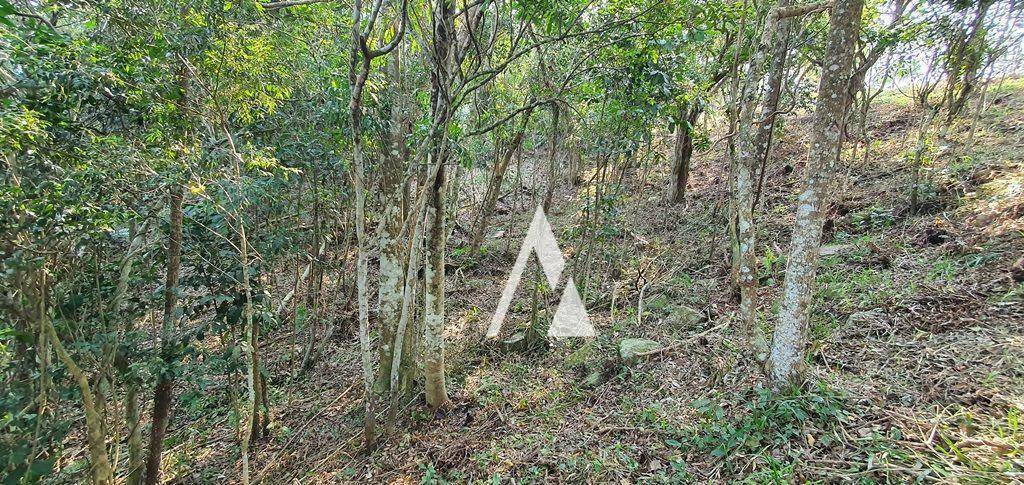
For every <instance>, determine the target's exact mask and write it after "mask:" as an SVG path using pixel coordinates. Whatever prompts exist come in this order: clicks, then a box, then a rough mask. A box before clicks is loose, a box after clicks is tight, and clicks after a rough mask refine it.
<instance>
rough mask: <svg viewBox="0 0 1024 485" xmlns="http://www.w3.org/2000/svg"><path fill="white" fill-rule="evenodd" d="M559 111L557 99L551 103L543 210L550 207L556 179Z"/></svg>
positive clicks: (545, 210)
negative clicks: (549, 138)
mask: <svg viewBox="0 0 1024 485" xmlns="http://www.w3.org/2000/svg"><path fill="white" fill-rule="evenodd" d="M560 111H561V110H560V108H559V106H558V102H557V101H556V102H554V103H551V140H550V141H548V144H549V147H548V149H549V150H550V151H549V152H548V191H547V193H546V194H544V212H547V211H548V209H549V208H551V200H552V199H553V198H554V196H555V180H558V178H557V177H556V175H555V172H556V170H555V165H556V164H557V163H558V143H559V141H560V138H559V136H558V135H559V133H558V121H559V113H560Z"/></svg>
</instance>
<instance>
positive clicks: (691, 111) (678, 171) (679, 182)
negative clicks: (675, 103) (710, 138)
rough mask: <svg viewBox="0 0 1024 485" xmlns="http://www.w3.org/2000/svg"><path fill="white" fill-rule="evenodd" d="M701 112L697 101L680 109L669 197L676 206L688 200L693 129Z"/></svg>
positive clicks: (684, 104)
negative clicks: (687, 189)
mask: <svg viewBox="0 0 1024 485" xmlns="http://www.w3.org/2000/svg"><path fill="white" fill-rule="evenodd" d="M700 112H701V109H700V104H699V102H698V101H697V100H694V101H690V102H684V103H682V105H681V106H680V107H679V119H678V120H677V121H676V139H675V147H674V148H673V150H672V178H671V180H672V184H671V185H670V186H669V195H668V198H669V200H670V201H671V202H673V203H676V204H678V203H680V202H683V201H684V200H686V185H687V183H688V182H689V180H690V161H691V159H692V158H693V128H694V125H696V124H697V118H698V117H699V116H700Z"/></svg>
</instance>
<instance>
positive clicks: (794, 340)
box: [769, 0, 864, 388]
mask: <svg viewBox="0 0 1024 485" xmlns="http://www.w3.org/2000/svg"><path fill="white" fill-rule="evenodd" d="M863 8H864V3H863V0H838V1H836V3H835V5H834V6H833V7H832V12H831V18H830V22H829V33H828V44H827V47H826V50H825V56H824V57H823V59H824V60H825V62H824V63H823V68H822V75H821V81H820V83H819V85H818V99H817V106H816V107H815V111H814V119H813V121H812V131H811V142H810V150H809V153H808V163H807V169H806V173H805V177H806V182H805V186H804V188H803V190H802V191H801V192H800V195H799V196H798V198H797V210H796V221H795V225H794V228H793V236H792V242H791V246H790V251H789V258H788V260H787V261H788V265H787V267H786V278H785V282H784V283H783V292H782V302H781V304H780V306H779V321H778V325H777V326H776V327H775V336H774V340H773V342H772V350H771V356H770V361H769V373H770V376H771V380H772V383H773V386H774V387H775V388H781V387H782V386H783V385H784V384H785V383H787V382H794V381H795V380H796V379H797V378H798V377H799V376H800V375H801V373H802V370H803V365H802V364H803V360H804V349H805V347H806V345H807V328H808V322H809V320H810V309H811V308H810V307H811V297H812V295H813V293H814V276H815V273H816V271H817V265H818V255H819V251H820V247H821V232H822V224H823V222H824V213H823V211H822V209H823V207H824V204H825V203H826V201H827V199H828V195H829V194H828V192H829V190H830V189H831V185H832V179H833V175H834V173H835V171H836V165H837V162H838V160H839V151H840V148H841V146H842V138H841V136H842V131H843V130H842V129H843V127H842V123H843V122H844V120H845V119H846V116H845V108H846V106H848V103H847V101H846V99H845V98H846V96H848V91H849V89H848V88H849V82H850V77H851V71H852V65H853V56H854V49H855V47H856V43H857V35H858V32H859V29H860V20H861V11H862V10H863Z"/></svg>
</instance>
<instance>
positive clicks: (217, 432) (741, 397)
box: [166, 81, 1024, 483]
mask: <svg viewBox="0 0 1024 485" xmlns="http://www.w3.org/2000/svg"><path fill="white" fill-rule="evenodd" d="M992 100H993V101H992V105H991V107H990V109H989V110H988V111H987V112H986V114H985V115H984V116H982V118H981V120H980V122H979V125H978V126H979V127H978V132H977V134H976V137H975V147H974V149H973V150H972V152H971V153H969V154H966V155H965V154H963V153H960V152H959V151H958V148H957V147H958V145H957V143H956V142H957V141H959V140H962V139H963V138H964V137H965V135H966V127H965V126H960V125H957V126H954V127H952V128H951V129H950V132H949V135H948V136H949V138H950V139H951V140H953V143H951V144H950V146H948V147H947V146H944V144H941V143H938V142H937V143H936V144H935V146H933V147H931V150H930V152H929V153H931V155H930V156H929V157H928V158H927V160H926V162H927V163H926V164H925V167H924V169H925V171H924V173H925V179H926V180H927V181H928V182H927V184H926V187H925V189H924V190H923V191H922V194H923V195H922V197H923V200H924V201H925V203H924V204H923V209H922V210H921V211H919V212H918V213H911V212H910V211H909V209H908V206H909V204H908V197H909V190H910V189H909V187H910V180H911V175H912V168H911V167H910V165H909V160H910V158H911V154H912V150H913V147H914V137H915V136H916V123H917V120H918V119H919V118H920V117H919V116H918V115H917V114H916V113H914V112H913V109H912V108H910V107H909V106H906V103H903V102H900V100H899V99H897V98H896V97H885V96H883V98H882V99H881V100H880V101H879V102H878V103H876V107H875V108H874V109H873V111H872V116H871V122H870V123H869V128H870V138H871V142H870V143H871V151H870V154H871V155H870V159H869V161H868V162H867V163H863V162H862V161H857V162H850V163H849V164H848V165H849V170H848V173H844V174H842V176H841V179H842V180H841V184H842V186H843V187H844V190H845V193H844V194H843V195H842V196H841V197H840V198H838V199H837V200H836V201H835V203H834V204H833V206H832V208H831V209H830V220H829V224H828V227H827V240H828V246H827V247H826V248H825V249H824V251H823V253H824V254H825V255H824V258H823V262H822V266H821V269H820V271H819V277H818V282H819V287H818V292H817V295H816V300H815V301H816V304H815V310H814V312H815V314H814V327H813V329H812V335H813V339H814V341H813V346H812V349H811V351H810V357H809V361H808V364H809V366H810V369H811V371H810V373H809V374H810V378H809V381H808V383H807V385H806V386H804V388H803V389H794V390H790V391H788V392H786V393H784V394H782V395H771V394H770V393H768V392H766V391H764V390H763V389H762V386H763V378H762V374H761V372H760V370H759V369H758V368H757V367H756V366H755V365H752V364H751V362H750V361H749V359H748V358H746V357H745V355H744V353H743V351H742V348H741V346H740V340H739V338H738V335H736V333H735V332H734V329H733V325H732V316H733V314H734V311H735V304H734V301H733V298H732V294H731V291H730V289H729V286H728V273H729V269H728V262H727V259H726V251H727V248H728V241H727V239H726V236H725V235H724V233H723V227H724V224H725V218H726V211H727V208H726V190H727V187H726V184H727V166H726V165H727V164H726V163H725V162H724V157H723V155H722V150H721V146H718V147H716V148H715V149H714V150H712V151H711V152H710V153H706V154H702V155H701V156H699V157H698V159H697V160H696V161H695V164H694V176H693V180H692V183H691V186H690V193H689V195H688V199H689V201H688V202H687V203H686V204H685V205H670V204H667V203H666V202H664V201H663V199H664V187H665V185H666V183H667V182H666V177H667V174H666V173H664V172H665V168H664V165H665V164H664V163H662V164H661V166H658V167H654V168H651V169H647V168H644V167H637V168H634V170H632V171H631V172H628V173H627V174H626V176H625V177H624V178H623V180H624V185H623V186H622V187H620V188H618V189H612V192H611V195H610V197H613V198H612V199H610V202H609V203H610V209H609V210H608V211H607V212H606V213H605V214H604V215H602V217H601V219H600V221H599V224H600V225H599V227H598V229H599V231H598V232H599V234H600V235H599V236H598V237H596V238H595V239H594V241H595V242H593V243H590V244H586V243H584V241H585V239H586V238H585V237H583V235H582V232H581V229H580V228H582V227H584V226H583V221H584V218H585V216H586V215H587V214H589V213H588V212H585V210H584V209H585V207H586V204H587V203H588V201H589V200H591V199H592V198H593V193H592V192H591V190H592V188H590V187H587V186H584V187H580V188H572V187H569V186H568V185H565V186H564V187H560V188H559V191H558V193H557V199H556V202H555V208H554V210H553V211H552V214H551V216H552V217H551V219H552V225H553V226H554V227H555V233H556V236H557V237H558V238H559V242H560V244H561V246H562V250H563V252H564V253H566V254H567V255H568V256H569V257H570V258H571V260H572V263H570V268H571V269H570V271H574V272H586V273H587V274H588V275H589V276H590V278H589V279H588V281H589V283H587V284H585V285H581V291H582V292H583V293H584V294H585V299H586V301H587V305H588V310H589V312H590V318H591V320H592V322H593V323H594V325H595V327H596V329H597V333H598V336H597V337H596V338H595V339H591V340H587V341H580V340H572V341H565V342H553V343H552V344H551V345H550V346H549V347H547V348H541V349H534V350H530V351H518V350H517V351H510V350H503V349H502V346H501V345H495V344H493V343H488V342H485V341H484V340H483V337H482V334H483V329H484V326H485V325H486V324H487V322H488V321H489V319H490V315H491V313H492V312H493V311H494V306H495V304H496V302H497V299H498V295H499V293H500V291H501V287H502V285H503V284H504V282H505V278H506V277H507V274H506V272H507V271H508V268H509V267H510V266H511V262H512V260H513V259H514V258H515V253H516V251H517V250H518V246H519V238H520V237H521V235H522V234H523V233H524V232H525V230H526V227H527V225H528V223H529V216H531V215H532V207H531V205H532V202H531V201H532V200H533V199H532V198H531V197H530V194H529V193H528V192H529V189H523V190H522V192H523V193H516V191H513V193H512V194H510V195H508V196H507V197H505V198H503V199H502V204H501V207H500V208H499V209H500V210H499V214H497V216H496V218H495V222H494V226H495V227H493V228H492V229H491V230H489V231H488V235H489V239H488V241H487V243H486V245H485V252H484V253H483V254H482V255H481V256H479V257H471V256H469V255H466V254H464V252H463V251H461V250H460V249H459V248H460V247H462V246H463V245H464V244H465V241H464V237H465V236H464V235H463V234H461V233H460V231H458V230H456V232H455V234H454V235H453V238H452V240H451V243H450V246H451V247H452V248H454V251H455V252H454V253H453V257H452V265H451V266H450V267H449V272H448V276H449V281H448V291H449V293H448V297H449V314H448V325H449V332H450V335H449V337H450V338H449V342H450V344H449V348H448V352H447V362H448V365H449V371H450V375H449V377H450V383H449V392H450V395H451V397H452V400H453V406H452V408H450V409H447V410H443V411H439V412H436V413H434V412H431V411H429V410H428V409H427V408H426V406H425V404H424V403H423V400H422V397H417V398H415V399H414V400H412V401H411V402H410V403H409V405H408V406H407V407H406V408H405V409H403V411H402V413H400V419H401V421H400V422H399V424H398V430H399V431H398V432H396V433H395V435H394V436H392V437H391V438H388V439H385V440H383V442H382V444H381V445H380V446H379V448H378V450H377V451H376V452H374V453H372V454H371V455H366V454H365V453H364V452H363V451H362V450H361V449H360V429H361V420H362V416H361V412H362V411H361V394H362V387H361V386H362V385H361V383H360V370H359V363H358V344H357V342H356V341H355V339H354V337H353V336H352V335H351V334H349V333H348V332H346V331H339V332H338V334H337V335H336V336H335V339H334V341H333V342H332V345H331V348H330V352H329V354H328V355H326V356H324V357H323V358H321V359H320V360H319V361H318V362H317V363H316V364H315V366H314V368H313V369H312V370H311V371H310V373H309V376H310V377H309V378H307V379H304V380H299V381H294V382H291V381H288V380H287V377H280V378H278V377H272V385H273V389H274V393H273V394H272V395H271V401H272V410H271V412H272V415H273V417H274V419H275V424H274V426H273V428H272V434H273V436H272V437H271V439H270V440H269V441H267V442H260V443H257V445H256V448H255V451H254V453H253V456H252V458H251V460H252V462H253V463H254V464H255V466H254V477H256V478H257V479H258V480H262V481H264V482H266V483H282V482H296V483H297V482H302V483H337V482H388V483H417V482H420V483H443V482H452V483H463V482H488V483H491V482H493V483H498V482H502V483H507V482H515V483H529V482H556V483H565V482H574V483H593V482H604V483H608V482H615V483H639V482H648V481H654V482H706V481H714V482H725V481H740V480H746V481H749V482H754V483H762V482H767V481H804V480H814V481H845V480H849V481H869V482H875V481H891V482H906V481H923V482H963V481H969V482H971V481H977V482H1011V481H1015V480H1021V479H1024V423H1022V421H1024V417H1022V414H1024V285H1022V284H1021V283H1020V279H1019V278H1021V277H1022V276H1024V275H1021V274H1019V273H1016V274H1015V273H1014V268H1013V267H1014V265H1015V264H1020V263H1019V262H1018V261H1019V258H1021V257H1022V255H1024V232H1022V231H1024V187H1022V186H1024V114H1022V113H1024V110H1022V108H1024V83H1021V82H1019V81H1017V82H1013V81H1009V82H1007V83H1006V85H1005V86H1003V87H1002V88H1001V89H994V92H993V93H992ZM806 126H807V123H806V120H805V119H802V118H797V119H791V120H790V121H789V122H788V123H787V124H786V128H785V130H784V132H783V133H782V134H781V136H780V138H779V146H778V147H777V151H776V156H777V157H776V158H777V162H775V163H774V164H773V165H770V166H769V167H768V172H767V177H766V180H765V183H764V187H765V190H764V195H763V197H762V198H763V206H762V207H761V208H760V212H759V219H758V220H759V226H760V232H759V234H758V239H759V241H758V242H759V246H760V249H761V251H762V254H763V257H762V259H761V261H760V268H761V269H760V272H761V274H760V277H761V283H762V290H761V294H760V297H761V301H762V313H763V320H764V322H765V325H766V329H767V330H768V331H769V332H770V331H771V328H772V324H771V322H772V316H773V314H774V310H775V308H774V307H773V302H774V301H775V300H776V297H777V294H778V289H779V287H780V286H781V283H782V278H783V273H784V271H785V261H784V260H785V255H786V252H787V247H788V232H789V227H790V224H791V221H792V212H793V210H792V200H793V197H792V194H793V193H794V191H795V188H796V186H797V185H798V184H799V177H800V175H801V172H802V168H803V162H804V161H803V157H804V156H805V148H804V143H805V139H806V133H805V132H804V131H803V130H804V127H806ZM861 150H862V149H861ZM858 153H859V154H860V155H858V158H860V157H861V156H862V153H863V152H862V151H860V152H858ZM851 157H852V153H851V152H850V149H849V148H847V149H846V151H845V152H844V157H843V159H844V163H845V161H846V160H849V159H850V158H851ZM645 171H649V173H646V174H645V173H644V172H645ZM524 178H526V177H524ZM461 215H462V219H463V221H462V223H463V224H467V222H466V220H467V219H468V218H469V213H468V212H466V213H465V214H461ZM499 232H500V233H501V236H502V237H500V238H495V237H493V236H495V235H496V234H498V233H499ZM584 261H588V263H586V264H587V265H589V270H590V271H589V272H587V271H586V266H584V263H583V262H584ZM1018 271H1020V272H1024V270H1018ZM573 274H579V273H573ZM1015 277H1016V278H1018V279H1017V280H1014V278H1015ZM584 287H585V288H584ZM523 295H527V296H523ZM548 296H549V297H548V298H546V300H547V301H546V303H547V304H548V305H547V306H553V305H554V304H556V303H557V296H558V293H557V292H555V293H551V295H548ZM517 298H518V299H517V302H518V303H519V304H518V305H514V306H513V310H514V312H513V313H512V314H510V316H509V319H508V320H507V323H506V326H515V325H517V324H518V325H520V326H524V325H526V323H527V322H528V319H529V307H530V305H529V299H528V292H526V291H524V290H520V292H519V296H518V297H517ZM641 301H642V302H643V308H642V310H640V313H639V314H638V304H639V302H641ZM543 303H545V302H542V307H543V306H545V305H544V304H543ZM339 305H342V303H341V302H339ZM517 310H518V311H517ZM343 317H344V318H347V317H346V316H345V315H341V316H339V318H343ZM506 333H508V332H506ZM640 337H642V338H648V339H653V340H655V341H657V342H658V343H659V344H660V347H659V349H658V350H657V351H655V352H651V353H649V355H646V356H644V357H642V358H641V359H639V361H638V362H633V363H629V364H627V363H624V362H621V360H620V359H619V356H618V345H619V342H620V341H621V340H622V339H623V338H640ZM286 347H287V346H286V345H284V344H283V342H278V343H276V344H275V343H273V342H268V343H267V344H266V345H265V348H266V349H268V352H271V354H270V355H267V356H266V358H267V361H268V362H269V364H268V365H269V370H270V373H271V375H272V376H275V375H284V374H285V372H281V373H280V374H277V373H275V369H277V368H279V367H283V366H285V365H286V362H284V360H285V359H286V356H285V355H284V353H283V352H282V354H281V355H274V354H273V352H274V350H273V349H276V348H286ZM226 416H227V415H226V411H225V409H224V406H223V404H221V406H220V407H216V406H210V407H206V408H203V407H199V408H197V409H178V410H177V411H176V418H175V421H176V422H175V423H173V424H172V427H173V428H174V429H172V436H173V438H172V440H173V443H172V445H171V446H168V449H169V450H170V455H169V458H167V459H166V460H167V463H168V464H169V466H170V467H172V469H175V470H178V471H179V473H178V475H177V481H180V482H186V483H210V482H219V481H223V480H224V479H225V478H230V477H235V476H237V475H236V473H237V472H236V471H235V470H232V469H225V467H235V466H237V465H236V464H237V454H238V449H237V445H236V444H235V441H234V439H233V436H232V435H231V433H230V431H229V430H230V428H231V426H229V425H227V424H225V423H226V421H227V420H228V418H227V417H226Z"/></svg>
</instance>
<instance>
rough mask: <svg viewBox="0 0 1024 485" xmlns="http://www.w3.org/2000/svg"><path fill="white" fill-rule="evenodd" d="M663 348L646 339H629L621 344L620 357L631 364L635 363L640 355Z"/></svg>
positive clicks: (623, 340)
mask: <svg viewBox="0 0 1024 485" xmlns="http://www.w3.org/2000/svg"><path fill="white" fill-rule="evenodd" d="M660 348H661V344H660V343H658V342H655V341H654V340H651V339H646V338H627V339H622V340H621V341H620V342H619V357H620V358H622V361H623V362H625V363H627V364H629V363H633V362H635V361H636V360H637V359H638V358H639V357H640V354H642V353H644V352H650V351H652V350H657V349H660Z"/></svg>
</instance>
